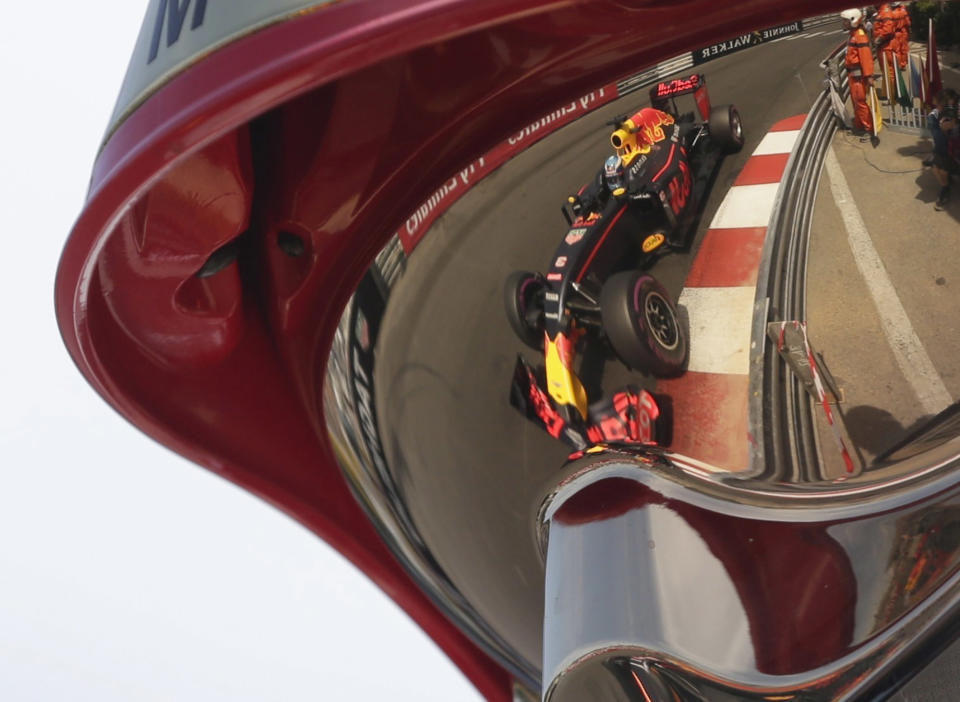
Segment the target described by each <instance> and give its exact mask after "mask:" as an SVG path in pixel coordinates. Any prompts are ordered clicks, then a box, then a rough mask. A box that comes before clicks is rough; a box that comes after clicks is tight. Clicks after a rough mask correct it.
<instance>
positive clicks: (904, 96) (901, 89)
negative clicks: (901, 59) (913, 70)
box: [893, 61, 913, 107]
mask: <svg viewBox="0 0 960 702" xmlns="http://www.w3.org/2000/svg"><path fill="white" fill-rule="evenodd" d="M893 70H894V71H895V72H896V74H897V104H898V105H900V107H911V106H912V105H913V100H911V99H910V93H908V92H907V84H906V83H905V82H904V81H903V71H902V70H900V64H899V63H897V62H896V61H894V62H893Z"/></svg>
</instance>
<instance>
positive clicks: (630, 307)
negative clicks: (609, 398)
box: [600, 271, 688, 378]
mask: <svg viewBox="0 0 960 702" xmlns="http://www.w3.org/2000/svg"><path fill="white" fill-rule="evenodd" d="M600 314H601V316H602V318H603V330H604V333H605V334H606V336H607V340H608V341H609V342H610V345H611V346H612V347H613V350H614V351H615V352H616V354H617V356H619V357H620V360H621V361H623V362H624V363H625V364H626V365H627V366H629V367H630V368H633V369H636V370H640V371H644V372H648V373H651V374H652V375H655V376H657V377H660V378H669V377H672V376H676V375H679V374H680V373H682V372H683V369H684V365H685V364H686V360H687V348H688V344H687V334H686V332H685V331H684V329H683V327H682V325H681V323H680V317H679V315H678V314H677V309H676V307H675V306H674V304H673V302H672V301H671V300H670V296H669V295H668V294H667V291H666V290H665V289H664V287H663V286H662V285H661V284H660V283H659V282H658V281H657V280H656V279H655V278H653V277H652V276H650V275H646V274H644V273H640V272H639V271H627V272H624V273H617V274H616V275H613V276H611V277H610V279H609V280H607V282H606V284H605V285H604V286H603V290H602V291H601V294H600Z"/></svg>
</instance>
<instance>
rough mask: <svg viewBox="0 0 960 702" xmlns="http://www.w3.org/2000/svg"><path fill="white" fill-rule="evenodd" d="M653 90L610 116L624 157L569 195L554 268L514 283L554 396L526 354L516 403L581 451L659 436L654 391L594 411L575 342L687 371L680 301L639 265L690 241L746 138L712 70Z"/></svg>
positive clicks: (663, 373)
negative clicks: (719, 101)
mask: <svg viewBox="0 0 960 702" xmlns="http://www.w3.org/2000/svg"><path fill="white" fill-rule="evenodd" d="M688 94H692V95H693V96H694V100H695V102H696V106H697V109H698V111H699V113H700V117H701V118H702V119H701V120H699V121H698V120H696V119H695V116H694V113H693V112H692V111H691V112H687V113H682V114H681V113H680V112H679V111H678V110H677V106H676V98H677V97H678V96H681V95H688ZM650 98H651V104H652V107H645V108H643V109H641V110H639V111H638V112H637V113H635V114H634V115H633V116H632V117H630V118H627V117H626V116H625V115H624V116H621V117H619V118H617V119H616V120H614V121H613V122H611V123H609V124H611V125H612V126H614V127H615V131H614V132H613V133H612V134H611V136H610V143H611V145H612V146H613V148H614V149H615V151H616V154H615V155H614V156H611V157H610V158H608V159H607V161H606V163H605V164H604V167H603V168H602V169H601V170H600V171H599V172H598V173H597V175H596V177H595V178H594V179H593V180H592V181H591V182H590V183H588V184H587V185H585V186H583V187H582V188H581V189H580V191H579V192H578V193H577V194H576V195H571V196H570V197H569V198H568V202H567V205H565V206H564V207H563V214H564V217H565V219H566V221H567V224H568V230H567V233H566V234H565V236H564V238H563V240H562V241H561V243H560V246H559V248H558V249H557V251H556V254H555V255H554V257H553V259H552V265H551V267H550V270H549V271H548V272H547V274H546V275H545V276H544V275H541V274H539V273H531V272H527V271H518V272H515V273H513V274H511V275H510V276H509V277H508V278H507V281H506V284H505V286H504V301H505V306H506V313H507V319H508V320H509V322H510V325H511V327H512V328H513V330H514V332H515V333H516V334H517V336H518V337H519V338H520V339H521V340H522V341H523V342H524V343H526V344H527V345H528V346H530V347H531V348H534V349H537V350H542V351H543V353H544V359H545V365H546V368H545V375H544V378H543V379H544V380H545V383H546V388H547V393H548V394H547V393H544V392H543V390H542V389H541V388H540V379H539V378H538V377H537V374H536V373H535V371H534V370H533V368H532V367H530V366H529V364H527V362H526V361H525V360H524V359H523V358H522V357H519V358H518V360H517V368H516V372H515V375H514V385H513V390H512V393H511V402H512V404H514V405H515V406H517V407H518V408H519V409H520V410H521V411H522V412H524V413H525V414H526V415H527V416H528V417H530V418H531V419H534V420H535V421H537V422H538V423H540V424H541V425H542V426H543V427H544V428H546V429H547V431H549V432H550V433H551V435H553V436H555V437H557V438H563V439H565V440H566V441H567V442H568V443H569V444H571V445H572V446H575V447H578V448H580V447H582V445H583V444H585V445H590V444H592V443H597V442H598V441H600V440H614V439H616V440H618V441H633V442H643V443H649V442H651V441H653V440H654V437H652V435H651V432H650V431H647V430H641V426H640V425H641V424H642V425H643V426H652V423H653V421H654V420H655V419H656V418H657V415H658V414H659V410H658V409H657V405H656V403H655V402H654V401H653V398H652V396H650V395H649V393H646V392H645V391H642V390H636V389H635V388H627V389H626V390H624V391H621V392H620V393H615V394H614V396H613V398H612V399H611V400H610V401H608V402H601V403H598V404H596V405H595V406H594V407H591V401H590V399H588V398H587V392H586V390H585V388H584V385H583V383H582V382H581V381H580V379H579V378H578V376H577V374H576V373H575V371H574V369H573V366H574V360H575V356H576V350H577V348H578V346H579V345H581V344H583V343H602V344H605V345H606V346H607V347H608V349H609V350H610V351H612V352H613V353H614V354H615V355H616V356H617V357H619V358H620V360H621V361H623V363H624V364H625V365H626V366H627V367H628V368H631V369H634V370H637V371H640V372H643V373H649V374H652V375H654V376H656V377H670V376H674V375H678V374H680V373H682V372H683V368H684V365H685V362H686V357H687V348H688V344H687V337H686V332H685V331H684V329H683V328H682V326H681V324H680V323H679V319H678V316H677V310H676V307H675V305H674V303H673V302H672V301H671V299H670V296H669V295H668V293H667V292H666V290H665V289H664V288H663V286H662V285H660V283H659V282H657V281H656V280H655V279H654V278H653V277H652V276H650V275H649V274H645V273H643V272H641V271H643V270H645V269H647V268H649V267H650V266H652V265H653V263H654V262H655V261H656V259H657V257H658V256H659V255H660V254H662V253H663V252H665V251H669V250H677V249H685V248H687V247H689V244H690V239H691V238H692V232H693V231H695V229H696V221H697V219H698V217H699V213H700V211H701V209H702V204H703V201H704V198H705V195H706V193H707V191H708V188H709V185H710V183H711V181H712V179H713V176H714V174H715V172H716V168H717V166H718V164H719V163H720V161H721V159H722V158H723V155H724V154H725V153H730V152H733V151H737V150H739V149H740V147H741V146H742V145H743V129H742V126H741V123H740V116H739V113H738V112H737V110H736V108H735V107H733V106H732V105H724V106H720V107H712V108H711V106H710V99H709V96H708V94H707V89H706V81H705V79H704V77H703V75H700V74H697V75H693V76H690V77H689V78H686V79H678V80H674V81H670V82H666V83H659V84H658V85H656V86H655V87H654V88H653V89H652V90H651V91H650ZM568 208H569V209H568ZM641 414H643V415H645V417H644V419H642V420H639V423H638V420H637V417H638V416H639V415H641Z"/></svg>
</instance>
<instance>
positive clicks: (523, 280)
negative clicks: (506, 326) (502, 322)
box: [503, 271, 547, 351]
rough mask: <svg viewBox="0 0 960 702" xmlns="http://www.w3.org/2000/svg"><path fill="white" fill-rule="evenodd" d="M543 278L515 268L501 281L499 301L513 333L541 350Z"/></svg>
mask: <svg viewBox="0 0 960 702" xmlns="http://www.w3.org/2000/svg"><path fill="white" fill-rule="evenodd" d="M546 289H547V284H546V281H544V279H543V276H541V275H539V274H538V273H530V272H529V271H515V272H513V273H511V274H510V275H509V276H507V280H506V282H505V283H504V285H503V303H504V309H505V311H506V313H507V321H508V322H509V323H510V328H511V329H513V333H514V334H516V335H517V337H518V338H519V339H520V341H522V342H523V343H524V344H526V345H527V346H529V347H530V348H532V349H536V350H538V351H542V350H543V294H544V292H545V291H546Z"/></svg>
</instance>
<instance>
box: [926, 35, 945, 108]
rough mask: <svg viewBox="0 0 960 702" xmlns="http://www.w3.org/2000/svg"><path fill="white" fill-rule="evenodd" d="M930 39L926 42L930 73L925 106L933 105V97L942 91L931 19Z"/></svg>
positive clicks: (935, 39) (935, 37) (935, 36)
mask: <svg viewBox="0 0 960 702" xmlns="http://www.w3.org/2000/svg"><path fill="white" fill-rule="evenodd" d="M928 26H929V28H930V39H929V40H928V42H927V70H928V71H929V72H930V76H929V86H930V89H929V90H928V91H927V99H928V100H929V102H928V103H927V104H930V105H932V104H933V96H934V95H936V94H937V93H939V92H940V91H941V90H943V81H942V80H941V79H940V57H939V56H938V55H937V35H936V33H935V32H934V31H933V17H931V18H930V24H929V25H928Z"/></svg>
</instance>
